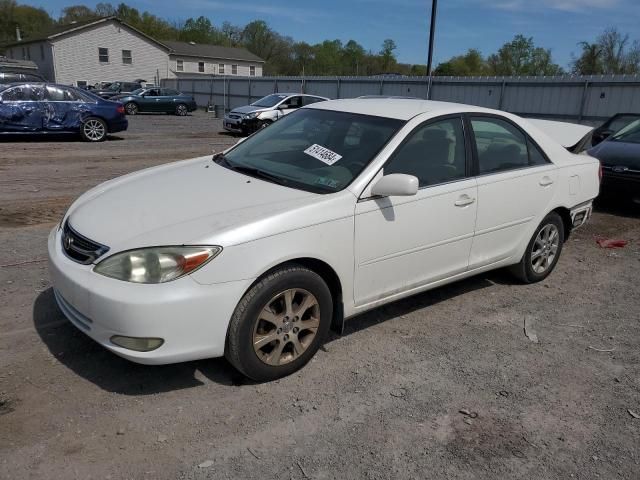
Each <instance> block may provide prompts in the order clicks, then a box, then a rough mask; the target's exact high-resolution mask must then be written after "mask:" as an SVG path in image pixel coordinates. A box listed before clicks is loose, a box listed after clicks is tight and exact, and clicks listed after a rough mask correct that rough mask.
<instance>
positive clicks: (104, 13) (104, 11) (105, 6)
mask: <svg viewBox="0 0 640 480" xmlns="http://www.w3.org/2000/svg"><path fill="white" fill-rule="evenodd" d="M94 11H95V12H96V15H98V16H99V17H111V16H113V15H115V14H116V8H115V7H114V6H113V5H111V4H110V3H98V4H97V5H96V8H95V9H94Z"/></svg>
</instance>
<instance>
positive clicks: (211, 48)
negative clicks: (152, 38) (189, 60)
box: [162, 40, 264, 63]
mask: <svg viewBox="0 0 640 480" xmlns="http://www.w3.org/2000/svg"><path fill="white" fill-rule="evenodd" d="M162 43H163V44H164V45H166V46H167V47H169V50H170V53H171V54H172V55H183V56H187V57H200V58H223V59H227V60H244V61H246V62H259V63H264V60H263V59H261V58H260V57H258V56H257V55H254V54H253V53H251V52H250V51H248V50H245V49H244V48H234V47H222V46H220V45H209V44H206V43H193V42H174V41H169V40H163V42H162Z"/></svg>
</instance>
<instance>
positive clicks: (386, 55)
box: [380, 38, 396, 73]
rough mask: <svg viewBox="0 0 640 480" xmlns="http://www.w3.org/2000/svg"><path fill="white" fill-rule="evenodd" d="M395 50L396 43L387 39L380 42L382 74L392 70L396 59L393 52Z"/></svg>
mask: <svg viewBox="0 0 640 480" xmlns="http://www.w3.org/2000/svg"><path fill="white" fill-rule="evenodd" d="M395 49H396V42H394V41H393V40H391V39H390V38H387V39H386V40H385V41H384V42H382V50H380V57H382V58H381V59H382V69H383V71H384V73H387V72H389V71H391V70H392V69H393V67H394V66H395V64H396V57H395V54H394V53H393V51H394V50H395Z"/></svg>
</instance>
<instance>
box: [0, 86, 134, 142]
mask: <svg viewBox="0 0 640 480" xmlns="http://www.w3.org/2000/svg"><path fill="white" fill-rule="evenodd" d="M127 126H128V122H127V119H126V117H125V114H124V106H123V105H122V104H121V103H116V102H111V101H109V100H104V99H102V98H100V97H98V96H96V95H93V94H92V93H90V92H87V91H85V90H81V89H79V88H75V87H69V86H66V85H56V84H54V83H15V84H11V85H0V136H2V135H18V134H30V135H46V134H62V133H74V134H78V133H79V134H80V135H81V136H82V138H83V139H84V140H86V141H89V142H100V141H102V140H105V139H106V138H107V134H109V133H115V132H120V131H123V130H126V129H127Z"/></svg>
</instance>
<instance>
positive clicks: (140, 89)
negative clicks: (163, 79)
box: [131, 88, 145, 95]
mask: <svg viewBox="0 0 640 480" xmlns="http://www.w3.org/2000/svg"><path fill="white" fill-rule="evenodd" d="M144 91H145V89H144V88H137V89H135V90H134V91H133V92H131V95H140V94H141V93H142V92H144Z"/></svg>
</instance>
